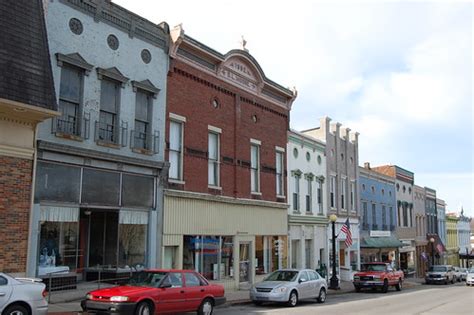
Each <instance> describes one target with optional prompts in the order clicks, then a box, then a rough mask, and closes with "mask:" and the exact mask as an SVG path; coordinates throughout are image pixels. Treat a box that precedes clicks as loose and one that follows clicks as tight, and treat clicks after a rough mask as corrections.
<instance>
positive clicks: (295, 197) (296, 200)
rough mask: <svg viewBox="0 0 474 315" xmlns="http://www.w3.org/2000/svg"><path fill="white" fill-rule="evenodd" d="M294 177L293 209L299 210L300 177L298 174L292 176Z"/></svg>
mask: <svg viewBox="0 0 474 315" xmlns="http://www.w3.org/2000/svg"><path fill="white" fill-rule="evenodd" d="M294 178H295V190H294V192H293V210H295V211H299V210H300V203H299V199H300V177H299V176H298V175H295V176H294Z"/></svg>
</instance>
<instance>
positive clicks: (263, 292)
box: [250, 269, 327, 306]
mask: <svg viewBox="0 0 474 315" xmlns="http://www.w3.org/2000/svg"><path fill="white" fill-rule="evenodd" d="M326 293H327V283H326V280H325V279H324V278H322V277H321V276H320V275H319V274H318V273H317V272H316V271H314V270H311V269H303V270H298V269H281V270H277V271H275V272H273V273H271V274H270V275H269V276H268V277H266V278H265V279H264V280H263V281H262V282H259V283H257V284H255V285H254V286H252V288H251V289H250V300H252V302H253V303H255V304H256V305H260V304H262V303H263V302H281V303H287V304H288V305H289V306H296V304H298V301H299V300H304V299H316V300H317V301H318V302H319V303H324V302H325V301H326Z"/></svg>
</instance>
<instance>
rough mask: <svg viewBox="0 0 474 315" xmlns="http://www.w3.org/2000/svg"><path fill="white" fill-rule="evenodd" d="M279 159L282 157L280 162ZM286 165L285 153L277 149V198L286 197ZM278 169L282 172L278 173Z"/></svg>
mask: <svg viewBox="0 0 474 315" xmlns="http://www.w3.org/2000/svg"><path fill="white" fill-rule="evenodd" d="M278 157H280V161H278ZM284 163H285V152H284V151H282V150H281V149H278V148H277V149H276V152H275V191H276V195H277V197H285V192H284V185H285V182H284V180H283V171H284V165H285V164H284ZM278 168H280V171H278ZM278 188H280V189H278Z"/></svg>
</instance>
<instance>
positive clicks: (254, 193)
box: [251, 191, 262, 196]
mask: <svg viewBox="0 0 474 315" xmlns="http://www.w3.org/2000/svg"><path fill="white" fill-rule="evenodd" d="M251 194H252V195H255V196H261V195H262V193H261V192H259V191H252V192H251Z"/></svg>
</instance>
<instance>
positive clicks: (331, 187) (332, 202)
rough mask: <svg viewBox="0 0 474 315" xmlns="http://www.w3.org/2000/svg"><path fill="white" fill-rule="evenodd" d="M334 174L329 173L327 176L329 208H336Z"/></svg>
mask: <svg viewBox="0 0 474 315" xmlns="http://www.w3.org/2000/svg"><path fill="white" fill-rule="evenodd" d="M336 184H337V183H336V176H335V175H330V176H329V203H330V204H329V206H330V207H331V209H336V208H337V204H336Z"/></svg>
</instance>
